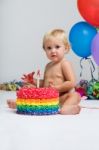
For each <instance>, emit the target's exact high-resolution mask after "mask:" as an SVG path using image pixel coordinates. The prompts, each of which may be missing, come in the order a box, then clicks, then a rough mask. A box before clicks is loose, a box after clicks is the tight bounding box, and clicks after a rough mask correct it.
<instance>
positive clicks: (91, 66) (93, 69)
mask: <svg viewBox="0 0 99 150" xmlns="http://www.w3.org/2000/svg"><path fill="white" fill-rule="evenodd" d="M84 59H86V60H88V61H89V65H90V72H91V78H92V80H94V79H95V78H94V76H93V73H94V71H95V66H94V64H93V62H92V60H91V58H88V57H87V58H81V59H80V68H81V72H80V77H82V73H83V65H82V62H83V60H84Z"/></svg>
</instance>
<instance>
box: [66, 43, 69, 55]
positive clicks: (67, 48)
mask: <svg viewBox="0 0 99 150" xmlns="http://www.w3.org/2000/svg"><path fill="white" fill-rule="evenodd" d="M69 50H70V44H69V43H67V44H66V53H68V52H69Z"/></svg>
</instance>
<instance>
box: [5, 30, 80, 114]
mask: <svg viewBox="0 0 99 150" xmlns="http://www.w3.org/2000/svg"><path fill="white" fill-rule="evenodd" d="M43 49H44V51H45V53H46V56H47V58H48V59H49V60H50V62H49V63H48V64H47V65H46V67H45V71H44V79H43V80H40V86H41V87H53V88H56V89H57V90H58V91H59V93H60V94H59V95H60V97H59V103H60V114H63V115H72V114H73V115H74V114H78V113H79V112H80V109H81V108H80V106H79V102H80V99H81V98H80V95H79V94H78V93H76V92H75V91H74V87H75V84H76V81H75V75H74V72H73V68H72V65H71V63H70V62H69V61H68V60H67V59H66V58H65V54H66V53H68V51H69V49H70V45H69V43H68V41H67V38H66V35H65V32H64V30H62V29H55V30H52V31H51V32H48V33H46V34H45V36H44V38H43ZM24 80H25V81H27V79H26V76H25V78H24ZM34 81H35V82H34V86H35V85H36V84H37V81H36V80H34ZM8 105H9V107H10V108H15V107H16V103H15V102H13V101H11V100H8Z"/></svg>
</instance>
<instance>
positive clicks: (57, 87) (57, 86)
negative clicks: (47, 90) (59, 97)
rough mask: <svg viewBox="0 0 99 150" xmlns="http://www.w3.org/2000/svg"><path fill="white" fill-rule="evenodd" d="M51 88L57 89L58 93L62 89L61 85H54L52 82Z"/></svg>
mask: <svg viewBox="0 0 99 150" xmlns="http://www.w3.org/2000/svg"><path fill="white" fill-rule="evenodd" d="M49 87H52V88H55V89H56V90H58V91H59V89H60V86H59V85H54V84H53V82H50V83H49Z"/></svg>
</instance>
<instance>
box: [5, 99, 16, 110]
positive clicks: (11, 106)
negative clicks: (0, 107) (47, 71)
mask: <svg viewBox="0 0 99 150" xmlns="http://www.w3.org/2000/svg"><path fill="white" fill-rule="evenodd" d="M7 104H8V107H9V108H12V109H15V108H16V102H15V101H14V100H7Z"/></svg>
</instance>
